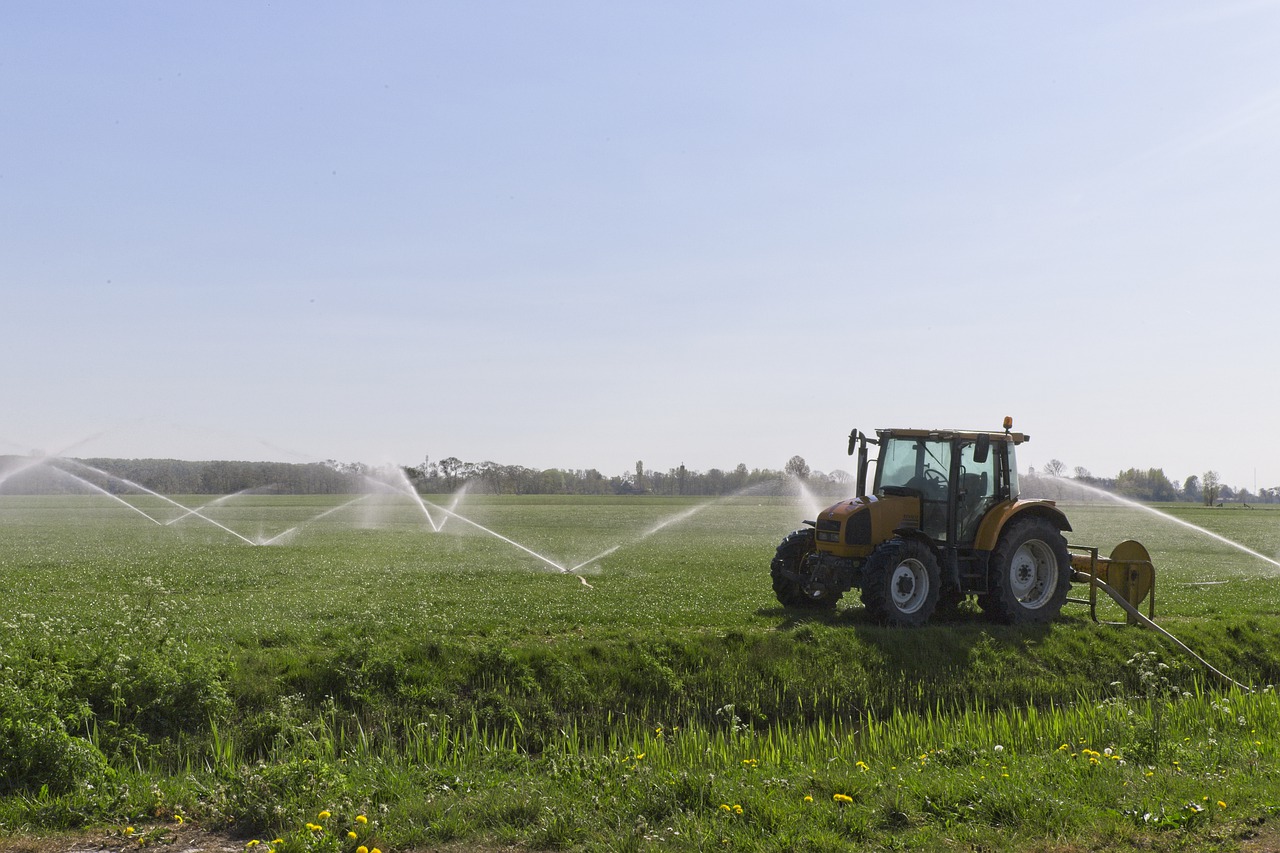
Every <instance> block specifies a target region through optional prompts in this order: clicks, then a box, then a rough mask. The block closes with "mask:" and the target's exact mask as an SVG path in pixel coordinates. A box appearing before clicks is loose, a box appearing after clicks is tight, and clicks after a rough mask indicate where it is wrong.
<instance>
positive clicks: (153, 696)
mask: <svg viewBox="0 0 1280 853" xmlns="http://www.w3.org/2000/svg"><path fill="white" fill-rule="evenodd" d="M179 500H180V501H181V502H182V503H183V504H185V505H187V506H190V507H196V506H200V505H201V504H203V503H204V502H205V499H199V498H195V497H188V498H181V499H179ZM348 500H350V499H349V498H338V497H328V496H326V497H318V496H314V497H237V498H231V499H226V500H224V501H221V502H219V503H216V504H214V505H211V506H209V507H207V508H206V509H204V510H202V514H203V515H204V516H205V517H203V518H202V517H200V516H195V515H191V516H186V517H183V518H179V516H180V515H181V513H180V511H179V510H178V509H176V508H175V507H174V506H173V505H171V504H169V503H167V502H165V501H163V500H161V499H159V498H152V497H147V498H130V502H131V503H132V504H133V505H134V506H135V507H137V508H138V509H139V510H141V511H142V512H145V513H146V514H147V515H149V516H151V517H152V518H153V519H155V520H154V521H153V520H151V519H149V518H147V517H144V516H143V515H142V514H141V513H139V512H135V511H132V510H130V509H128V508H126V507H124V506H123V505H122V504H121V503H119V502H118V501H115V500H112V499H109V498H106V497H102V496H97V497H95V496H70V497H69V496H62V497H44V496H39V497H19V496H5V497H0V570H2V571H0V577H2V578H3V589H4V593H5V594H4V597H3V600H0V674H2V676H3V678H2V679H0V712H3V716H2V717H0V719H2V720H3V722H0V726H2V728H0V774H3V775H2V776H0V831H2V832H4V833H6V834H10V835H24V834H31V833H35V832H44V831H52V830H60V829H69V828H76V827H86V826H88V827H94V828H96V829H97V830H98V831H100V832H106V833H113V832H118V833H124V832H125V830H124V829H123V827H126V826H129V827H133V828H134V832H135V833H137V834H138V835H142V834H143V833H144V832H149V833H152V835H153V839H159V840H162V839H163V835H164V832H165V829H166V827H168V826H171V825H172V823H173V822H175V821H176V820H177V819H178V817H179V816H181V817H182V818H183V819H184V820H187V821H196V822H199V823H201V824H202V825H205V826H209V827H226V828H229V829H230V830H231V831H233V832H235V833H238V834H241V835H243V837H244V838H245V839H246V841H247V840H252V839H259V838H260V839H262V840H263V842H264V843H266V842H267V841H269V840H271V839H275V838H279V839H281V840H280V841H279V842H277V843H275V844H274V845H271V844H268V845H267V846H268V847H273V848H274V849H277V850H278V851H280V853H292V851H294V850H298V851H301V850H315V851H319V850H332V851H354V850H355V849H356V847H357V846H359V845H361V844H364V845H366V846H370V847H372V846H374V844H375V843H376V844H378V845H380V847H381V849H383V850H404V849H412V848H417V849H430V848H432V847H433V846H437V845H444V844H448V843H457V842H467V843H471V844H478V845H494V846H500V845H506V844H518V845H523V846H528V847H531V848H538V849H599V850H617V849H713V848H714V849H740V850H757V849H776V850H841V849H849V848H850V847H851V846H852V847H855V848H858V849H864V848H865V849H877V848H884V849H895V848H897V849H921V850H933V849H957V850H959V849H964V850H968V849H974V848H975V847H976V846H982V847H983V848H985V849H991V850H998V849H1010V850H1020V849H1058V848H1055V847H1053V845H1060V849H1064V850H1065V849H1107V848H1114V849H1121V848H1128V847H1129V846H1131V845H1132V844H1137V843H1140V844H1145V845H1149V846H1152V847H1155V848H1157V849H1166V848H1167V849H1173V848H1176V847H1182V848H1185V847H1188V846H1191V847H1195V846H1198V845H1200V846H1211V845H1216V846H1220V847H1223V848H1224V849H1230V848H1232V847H1233V845H1237V844H1238V843H1239V842H1240V841H1241V840H1242V839H1247V838H1248V837H1249V836H1250V834H1251V833H1254V832H1256V831H1257V827H1258V826H1261V825H1264V824H1265V822H1266V821H1267V820H1270V819H1272V818H1273V815H1275V814H1277V813H1280V785H1278V784H1277V778H1276V775H1275V772H1274V771H1273V770H1272V767H1273V766H1275V764H1276V758H1277V755H1280V748H1278V747H1280V742H1278V741H1277V737H1280V706H1278V705H1277V702H1276V699H1275V695H1274V693H1273V692H1271V691H1270V690H1269V689H1266V687H1265V686H1266V685H1268V684H1270V683H1272V682H1274V681H1276V680H1277V674H1278V673H1280V623H1278V621H1277V619H1276V618H1275V617H1276V614H1277V610H1278V609H1280V593H1278V592H1277V585H1276V580H1277V578H1278V577H1280V567H1277V566H1276V565H1274V564H1272V563H1269V562H1267V561H1266V560H1264V559H1261V558H1259V557H1258V556H1253V555H1250V554H1247V553H1245V552H1243V551H1240V550H1238V549H1236V548H1234V547H1232V546H1230V545H1228V544H1226V543H1224V542H1221V541H1218V540H1216V539H1213V538H1212V537H1210V536H1207V535H1205V534H1203V533H1199V532H1197V531H1195V530H1192V529H1189V528H1186V527H1183V526H1179V525H1177V524H1174V523H1172V522H1170V521H1169V520H1167V519H1165V518H1162V517H1160V516H1158V515H1156V514H1153V513H1150V512H1147V511H1143V510H1139V509H1134V508H1130V507H1123V506H1112V505H1104V504H1092V505H1067V506H1066V507H1065V508H1066V510H1067V513H1068V515H1069V517H1070V518H1071V519H1072V523H1073V525H1074V527H1075V530H1074V531H1073V533H1072V534H1070V535H1069V537H1068V538H1069V540H1070V541H1071V542H1072V543H1073V544H1074V543H1079V544H1085V545H1097V546H1100V547H1101V548H1102V549H1103V553H1104V554H1106V553H1107V552H1109V551H1110V549H1111V547H1112V546H1114V545H1115V544H1116V543H1117V542H1119V541H1120V540H1122V539H1126V538H1134V539H1138V540H1139V541H1142V542H1143V543H1144V544H1146V545H1147V546H1148V547H1149V549H1150V550H1151V553H1152V557H1153V561H1154V562H1155V564H1156V567H1157V571H1158V580H1157V586H1156V594H1157V610H1158V612H1157V618H1158V620H1159V621H1160V622H1161V624H1163V625H1165V626H1166V627H1167V628H1169V629H1170V630H1171V631H1172V632H1173V633H1174V634H1176V635H1178V636H1179V637H1180V638H1182V639H1183V640H1184V641H1185V642H1187V643H1188V644H1189V645H1190V646H1192V648H1194V649H1196V650H1197V651H1198V652H1199V653H1200V654H1202V655H1203V656H1204V657H1205V658H1206V659H1208V660H1210V661H1211V662H1212V663H1213V664H1214V665H1215V666H1218V667H1219V668H1221V669H1223V670H1225V671H1226V672H1227V673H1228V674H1230V675H1231V676H1232V677H1233V678H1235V679H1236V680H1237V681H1241V682H1244V683H1247V684H1250V685H1257V686H1258V690H1257V691H1255V692H1252V693H1245V692H1242V691H1239V690H1235V689H1227V688H1225V687H1223V686H1222V685H1219V684H1215V683H1214V682H1213V681H1212V680H1210V678H1209V677H1208V676H1207V675H1206V674H1205V672H1204V671H1203V669H1202V668H1201V667H1200V666H1199V665H1198V664H1196V663H1195V662H1194V661H1191V660H1189V659H1187V658H1185V657H1182V656H1180V654H1179V653H1178V652H1177V650H1176V649H1175V648H1174V647H1173V646H1172V645H1171V644H1170V643H1168V642H1167V641H1165V640H1163V639H1161V638H1160V637H1158V636H1156V635H1154V634H1153V633H1151V632H1147V631H1142V630H1139V629H1136V628H1128V627H1116V626H1107V625H1095V624H1093V623H1092V622H1091V621H1090V620H1089V617H1088V612H1087V609H1086V608H1084V607H1082V606H1079V605H1069V607H1068V610H1067V612H1065V613H1064V615H1063V617H1062V619H1061V620H1060V621H1059V622H1057V623H1055V624H1054V625H1052V626H1051V627H1049V628H1047V629H1046V628H1014V627H1003V626H993V625H990V624H987V623H985V622H983V621H982V620H981V619H980V617H979V615H978V613H977V610H976V608H975V609H972V610H970V609H966V610H965V611H963V612H962V614H961V616H960V618H959V619H958V620H957V621H955V622H952V623H949V624H945V625H937V626H930V627H928V628H925V629H920V630H912V631H904V630H891V629H885V628H880V627H878V626H875V625H872V624H870V623H869V622H868V621H867V620H866V619H865V618H864V616H863V613H862V609H861V607H860V606H859V604H858V602H857V597H856V594H854V595H852V596H847V597H846V600H845V601H844V602H842V605H841V607H840V608H839V609H838V610H836V611H835V612H834V613H829V614H818V615H812V614H798V613H796V612H793V611H787V610H785V609H783V608H781V607H780V606H778V604H777V602H776V601H775V600H774V598H773V595H772V591H771V588H770V584H769V579H768V563H769V559H770V557H771V556H772V552H773V548H774V547H775V546H776V544H777V542H778V541H779V540H780V539H781V538H782V536H784V535H785V534H786V533H787V532H789V531H790V530H791V529H793V528H795V527H797V526H798V523H799V521H800V520H801V519H802V518H804V517H812V512H811V510H809V509H808V508H804V507H801V506H799V505H797V504H796V503H795V502H794V501H789V500H785V499H779V498H732V499H725V500H720V501H714V502H707V501H705V500H694V499H689V500H684V499H674V498H667V499H664V498H638V497H626V498H537V497H522V498H497V497H487V496H470V497H467V498H464V499H463V500H462V501H461V502H460V503H459V504H457V506H456V512H457V513H458V515H459V516H461V517H465V519H468V520H469V521H470V522H472V523H468V522H467V521H464V520H463V518H461V517H452V518H448V520H447V521H446V520H445V518H446V516H445V514H443V513H442V512H440V511H439V510H438V509H433V508H432V507H428V512H431V513H432V514H433V521H431V522H429V521H428V519H427V517H426V515H425V514H424V512H423V510H422V508H421V507H419V506H417V505H416V504H414V503H412V502H410V501H408V500H407V499H400V500H397V499H392V498H389V497H379V496H374V497H370V498H367V499H364V500H361V501H359V502H357V503H353V504H351V505H349V506H345V507H343V506H342V505H343V504H344V503H346V501H348ZM430 500H431V501H432V502H433V503H434V504H438V505H440V506H448V505H449V501H450V499H448V498H444V497H437V498H430ZM338 507H342V508H341V509H337V508H338ZM1160 509H1161V510H1164V511H1167V512H1170V513H1172V514H1174V515H1176V516H1177V517H1178V518H1181V519H1183V520H1184V521H1186V522H1188V523H1191V524H1194V525H1198V526H1200V527H1203V528H1206V529H1208V530H1210V531H1214V532H1216V533H1218V534H1220V535H1221V536H1224V537H1226V538H1227V539H1230V540H1232V541H1234V542H1238V543H1240V544H1241V545H1243V546H1245V547H1247V548H1249V549H1251V550H1253V551H1256V552H1259V553H1260V554H1261V555H1263V556H1264V557H1269V558H1273V559H1274V558H1276V557H1277V556H1278V555H1280V511H1276V510H1270V509H1265V508H1260V509H1256V510H1245V509H1241V508H1227V509H1209V508H1203V507H1197V506H1190V505H1175V506H1164V507H1160ZM330 510H333V511H332V512H330ZM326 513H327V514H326ZM167 521H173V523H171V524H165V523H163V522H167ZM442 521H444V524H443V528H442V529H440V530H439V531H436V530H434V529H433V527H434V526H436V525H439V524H440V523H441V522H442ZM157 522H159V523H157ZM213 522H216V524H215V523H213ZM433 522H434V523H433ZM219 525H221V526H219ZM476 525H480V526H483V527H485V528H488V529H489V532H486V531H484V530H482V529H480V527H478V526H476ZM290 530H292V532H291V533H287V534H285V535H282V534H284V533H285V531H290ZM246 540H247V541H246ZM266 541H272V542H273V543H274V544H271V545H269V546H262V547H256V546H254V545H253V544H250V543H251V542H266ZM597 557H598V559H595V560H594V561H593V562H590V563H588V564H587V565H585V566H582V567H581V568H577V567H578V566H579V565H580V564H582V563H584V562H585V561H588V560H592V558H597ZM575 568H576V571H562V569H564V570H572V569H575ZM1100 615H1101V616H1102V617H1103V618H1105V619H1119V618H1121V614H1120V612H1119V611H1118V609H1116V608H1114V607H1111V606H1107V607H1104V608H1103V610H1102V612H1101V613H1100ZM1220 803H1221V805H1219V804H1220ZM321 811H327V812H331V813H332V814H331V816H330V817H329V818H327V819H326V820H325V821H323V822H321V823H311V825H312V826H321V825H323V826H324V829H309V828H308V827H307V824H308V823H309V822H313V821H317V820H318V818H317V817H316V816H317V815H318V814H319V813H320V812H321ZM358 814H359V815H366V816H368V818H369V821H370V822H369V823H367V824H356V823H355V822H354V821H355V817H356V815H358ZM348 829H351V830H353V831H355V833H356V836H357V837H356V838H354V839H353V838H348V837H347V836H346V835H345V833H346V831H347V830H348ZM337 830H340V831H337ZM121 837H125V836H124V835H122V836H121ZM127 837H129V838H132V837H133V835H129V836H127Z"/></svg>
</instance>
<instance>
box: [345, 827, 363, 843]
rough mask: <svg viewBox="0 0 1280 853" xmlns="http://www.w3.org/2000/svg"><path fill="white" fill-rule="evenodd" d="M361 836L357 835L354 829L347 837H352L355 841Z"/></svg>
mask: <svg viewBox="0 0 1280 853" xmlns="http://www.w3.org/2000/svg"><path fill="white" fill-rule="evenodd" d="M359 837H360V836H358V835H356V832H355V830H354V829H353V830H351V831H350V832H348V833H347V838H350V839H351V840H352V841H355V840H356V839H357V838H359Z"/></svg>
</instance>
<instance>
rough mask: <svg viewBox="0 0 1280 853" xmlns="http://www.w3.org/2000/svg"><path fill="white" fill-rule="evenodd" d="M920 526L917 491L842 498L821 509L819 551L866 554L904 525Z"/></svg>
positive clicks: (835, 553)
mask: <svg viewBox="0 0 1280 853" xmlns="http://www.w3.org/2000/svg"><path fill="white" fill-rule="evenodd" d="M919 526H920V498H919V497H917V496H914V495H884V496H882V497H877V496H874V495H864V496H863V497H859V498H851V499H849V500H847V501H840V503H838V504H833V505H832V506H829V507H827V508H826V509H824V510H823V511H822V512H820V513H818V521H817V523H816V525H815V527H816V530H817V533H816V539H817V546H818V550H819V551H824V552H826V553H828V554H833V555H835V556H838V557H866V556H868V555H869V554H870V553H871V549H872V545H873V543H876V542H884V541H885V540H887V539H889V538H890V537H891V536H892V535H893V531H895V530H897V529H898V528H902V527H919Z"/></svg>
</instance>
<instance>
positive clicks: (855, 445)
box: [849, 429, 858, 456]
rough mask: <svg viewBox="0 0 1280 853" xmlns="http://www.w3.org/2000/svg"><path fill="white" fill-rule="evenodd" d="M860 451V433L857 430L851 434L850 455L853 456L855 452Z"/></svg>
mask: <svg viewBox="0 0 1280 853" xmlns="http://www.w3.org/2000/svg"><path fill="white" fill-rule="evenodd" d="M857 449H858V431H857V430H856V429H855V430H854V431H853V432H851V433H849V455H850V456H852V455H853V451H855V450H857Z"/></svg>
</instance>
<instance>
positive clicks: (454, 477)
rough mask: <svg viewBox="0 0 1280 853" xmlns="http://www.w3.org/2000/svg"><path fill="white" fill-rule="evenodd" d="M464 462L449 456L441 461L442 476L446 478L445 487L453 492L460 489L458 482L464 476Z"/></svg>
mask: <svg viewBox="0 0 1280 853" xmlns="http://www.w3.org/2000/svg"><path fill="white" fill-rule="evenodd" d="M462 467H463V466H462V460H461V459H459V458H458V457H456V456H448V457H446V458H444V459H441V460H440V463H439V468H440V476H441V477H444V487H445V489H446V490H448V491H450V492H452V491H453V490H455V489H456V488H458V480H459V477H460V475H461V474H462Z"/></svg>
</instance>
